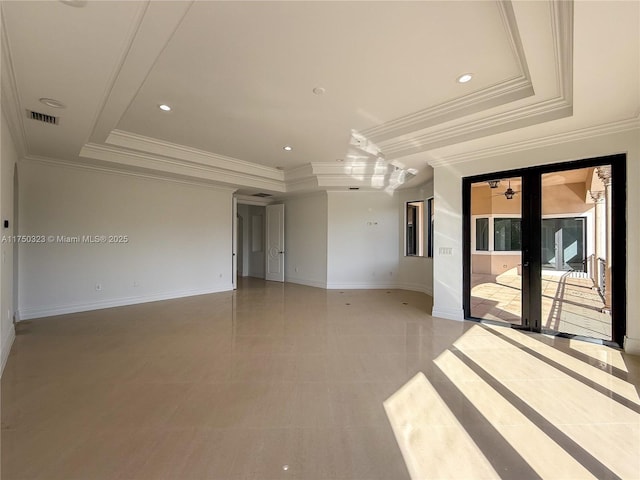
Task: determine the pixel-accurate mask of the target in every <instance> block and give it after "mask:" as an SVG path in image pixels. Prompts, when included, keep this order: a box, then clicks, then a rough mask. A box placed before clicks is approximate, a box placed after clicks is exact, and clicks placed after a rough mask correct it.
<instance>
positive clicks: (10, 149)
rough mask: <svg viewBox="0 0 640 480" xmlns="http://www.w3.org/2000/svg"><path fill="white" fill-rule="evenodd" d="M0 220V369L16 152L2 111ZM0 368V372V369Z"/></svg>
mask: <svg viewBox="0 0 640 480" xmlns="http://www.w3.org/2000/svg"><path fill="white" fill-rule="evenodd" d="M0 123H1V124H2V125H1V129H2V130H1V133H0V144H1V145H0V147H1V150H0V155H1V157H0V216H1V217H0V223H1V222H2V221H3V220H8V221H9V228H4V225H0V231H1V232H2V236H3V237H4V239H5V241H4V242H2V243H1V248H0V359H1V362H2V364H1V369H2V370H3V369H4V366H5V364H6V362H7V358H8V357H9V351H10V350H11V345H12V343H13V340H14V338H15V330H14V328H13V312H14V305H13V298H14V296H13V294H14V290H13V289H14V285H13V249H14V244H13V243H12V242H11V241H9V239H8V238H7V237H9V236H11V235H14V234H15V221H14V218H13V192H14V189H13V176H14V167H15V164H16V162H17V161H18V155H17V153H16V149H15V146H14V143H13V139H12V138H11V134H10V133H9V130H8V128H7V122H6V119H5V116H4V112H2V119H1V122H0ZM2 370H0V373H1V371H2Z"/></svg>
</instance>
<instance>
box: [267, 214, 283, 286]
mask: <svg viewBox="0 0 640 480" xmlns="http://www.w3.org/2000/svg"><path fill="white" fill-rule="evenodd" d="M266 263H267V265H266V275H265V278H266V279H267V280H272V281H274V282H284V205H267V259H266Z"/></svg>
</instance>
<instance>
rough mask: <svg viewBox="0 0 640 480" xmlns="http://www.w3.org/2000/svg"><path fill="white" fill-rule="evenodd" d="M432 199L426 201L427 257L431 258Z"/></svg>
mask: <svg viewBox="0 0 640 480" xmlns="http://www.w3.org/2000/svg"><path fill="white" fill-rule="evenodd" d="M433 218H434V211H433V198H429V199H427V219H428V222H429V226H428V230H427V257H429V258H433Z"/></svg>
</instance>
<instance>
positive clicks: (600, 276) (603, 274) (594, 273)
mask: <svg viewBox="0 0 640 480" xmlns="http://www.w3.org/2000/svg"><path fill="white" fill-rule="evenodd" d="M585 264H586V267H587V272H588V273H589V276H590V277H591V280H592V281H593V285H594V286H595V287H596V289H598V291H599V292H600V295H602V296H603V297H604V295H605V292H606V291H607V290H606V288H607V285H606V278H607V261H606V260H605V259H604V258H600V257H596V256H595V255H589V256H588V257H587V258H586V259H585Z"/></svg>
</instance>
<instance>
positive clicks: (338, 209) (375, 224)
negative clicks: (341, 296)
mask: <svg viewBox="0 0 640 480" xmlns="http://www.w3.org/2000/svg"><path fill="white" fill-rule="evenodd" d="M327 195H328V232H327V233H328V236H327V238H328V241H327V288H394V287H395V286H396V285H397V283H398V269H399V255H398V244H399V243H400V241H401V238H402V237H401V235H400V228H399V222H400V212H399V208H398V199H397V198H396V197H395V196H393V195H389V194H388V193H385V192H368V191H353V192H351V191H346V192H328V193H327Z"/></svg>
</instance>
